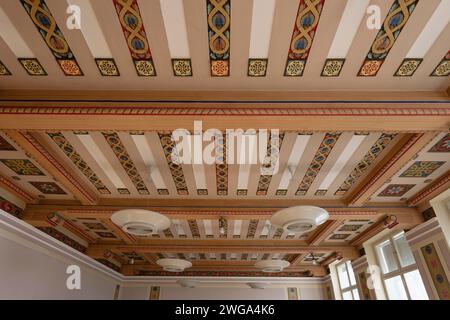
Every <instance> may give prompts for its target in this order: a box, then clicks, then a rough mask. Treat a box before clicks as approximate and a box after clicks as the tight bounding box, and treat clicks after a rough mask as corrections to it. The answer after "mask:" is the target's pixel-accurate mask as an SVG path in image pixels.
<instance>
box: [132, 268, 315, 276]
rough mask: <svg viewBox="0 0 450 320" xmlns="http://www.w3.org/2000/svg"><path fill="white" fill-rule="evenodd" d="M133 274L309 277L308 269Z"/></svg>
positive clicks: (137, 272) (144, 272) (145, 273)
mask: <svg viewBox="0 0 450 320" xmlns="http://www.w3.org/2000/svg"><path fill="white" fill-rule="evenodd" d="M133 275H134V276H153V277H154V276H164V277H165V276H178V277H180V276H182V277H276V278H278V277H311V276H312V275H313V274H312V272H311V271H310V270H306V271H301V272H298V271H296V272H279V273H264V272H258V271H185V272H181V273H173V272H166V271H150V270H135V271H134V274H133Z"/></svg>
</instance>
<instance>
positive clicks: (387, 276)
mask: <svg viewBox="0 0 450 320" xmlns="http://www.w3.org/2000/svg"><path fill="white" fill-rule="evenodd" d="M402 233H403V234H405V231H404V230H401V231H398V230H397V231H396V232H392V233H391V234H389V235H387V236H386V237H383V238H382V239H380V240H378V241H377V242H375V243H374V244H373V249H374V252H375V259H376V261H377V264H378V267H379V268H380V272H381V275H380V276H381V279H382V280H383V281H381V282H382V284H383V289H384V292H385V293H386V297H387V298H388V300H391V299H390V298H389V293H388V291H387V288H386V280H389V279H391V278H394V277H396V276H400V279H401V280H402V283H403V288H404V289H405V292H406V296H407V298H408V300H412V299H411V295H410V293H409V288H408V285H407V283H406V279H405V273H408V272H411V271H414V270H418V269H419V268H418V266H417V261H416V258H415V257H414V263H413V264H410V265H408V266H406V267H402V265H401V262H400V258H399V256H398V252H397V247H396V246H395V240H394V238H395V237H396V236H398V235H399V234H402ZM386 241H390V242H391V245H392V248H393V255H394V261H395V263H396V264H397V269H396V270H394V271H391V272H388V273H383V269H382V268H381V261H380V255H379V251H378V249H377V247H378V246H379V245H381V244H382V243H383V242H386ZM418 271H419V270H418ZM422 282H423V279H422ZM427 295H428V293H427Z"/></svg>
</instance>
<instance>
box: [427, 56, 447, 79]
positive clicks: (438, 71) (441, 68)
mask: <svg viewBox="0 0 450 320" xmlns="http://www.w3.org/2000/svg"><path fill="white" fill-rule="evenodd" d="M448 75H450V50H449V51H448V52H447V54H446V55H445V57H444V58H443V59H442V60H441V62H439V64H438V65H437V67H436V68H435V69H434V70H433V73H432V74H431V76H432V77H446V76H448Z"/></svg>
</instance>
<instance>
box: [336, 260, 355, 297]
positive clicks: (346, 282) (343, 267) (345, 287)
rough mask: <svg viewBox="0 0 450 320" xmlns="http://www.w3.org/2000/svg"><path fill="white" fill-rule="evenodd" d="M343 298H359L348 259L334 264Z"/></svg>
mask: <svg viewBox="0 0 450 320" xmlns="http://www.w3.org/2000/svg"><path fill="white" fill-rule="evenodd" d="M336 271H337V274H338V279H339V286H340V288H341V293H342V299H343V300H359V293H358V289H357V287H356V279H355V274H354V273H353V268H352V264H351V262H350V261H347V262H343V263H340V264H338V265H337V266H336Z"/></svg>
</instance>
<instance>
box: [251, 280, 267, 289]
mask: <svg viewBox="0 0 450 320" xmlns="http://www.w3.org/2000/svg"><path fill="white" fill-rule="evenodd" d="M247 285H248V286H249V287H250V288H252V289H265V288H268V287H270V283H269V282H249V283H247Z"/></svg>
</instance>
